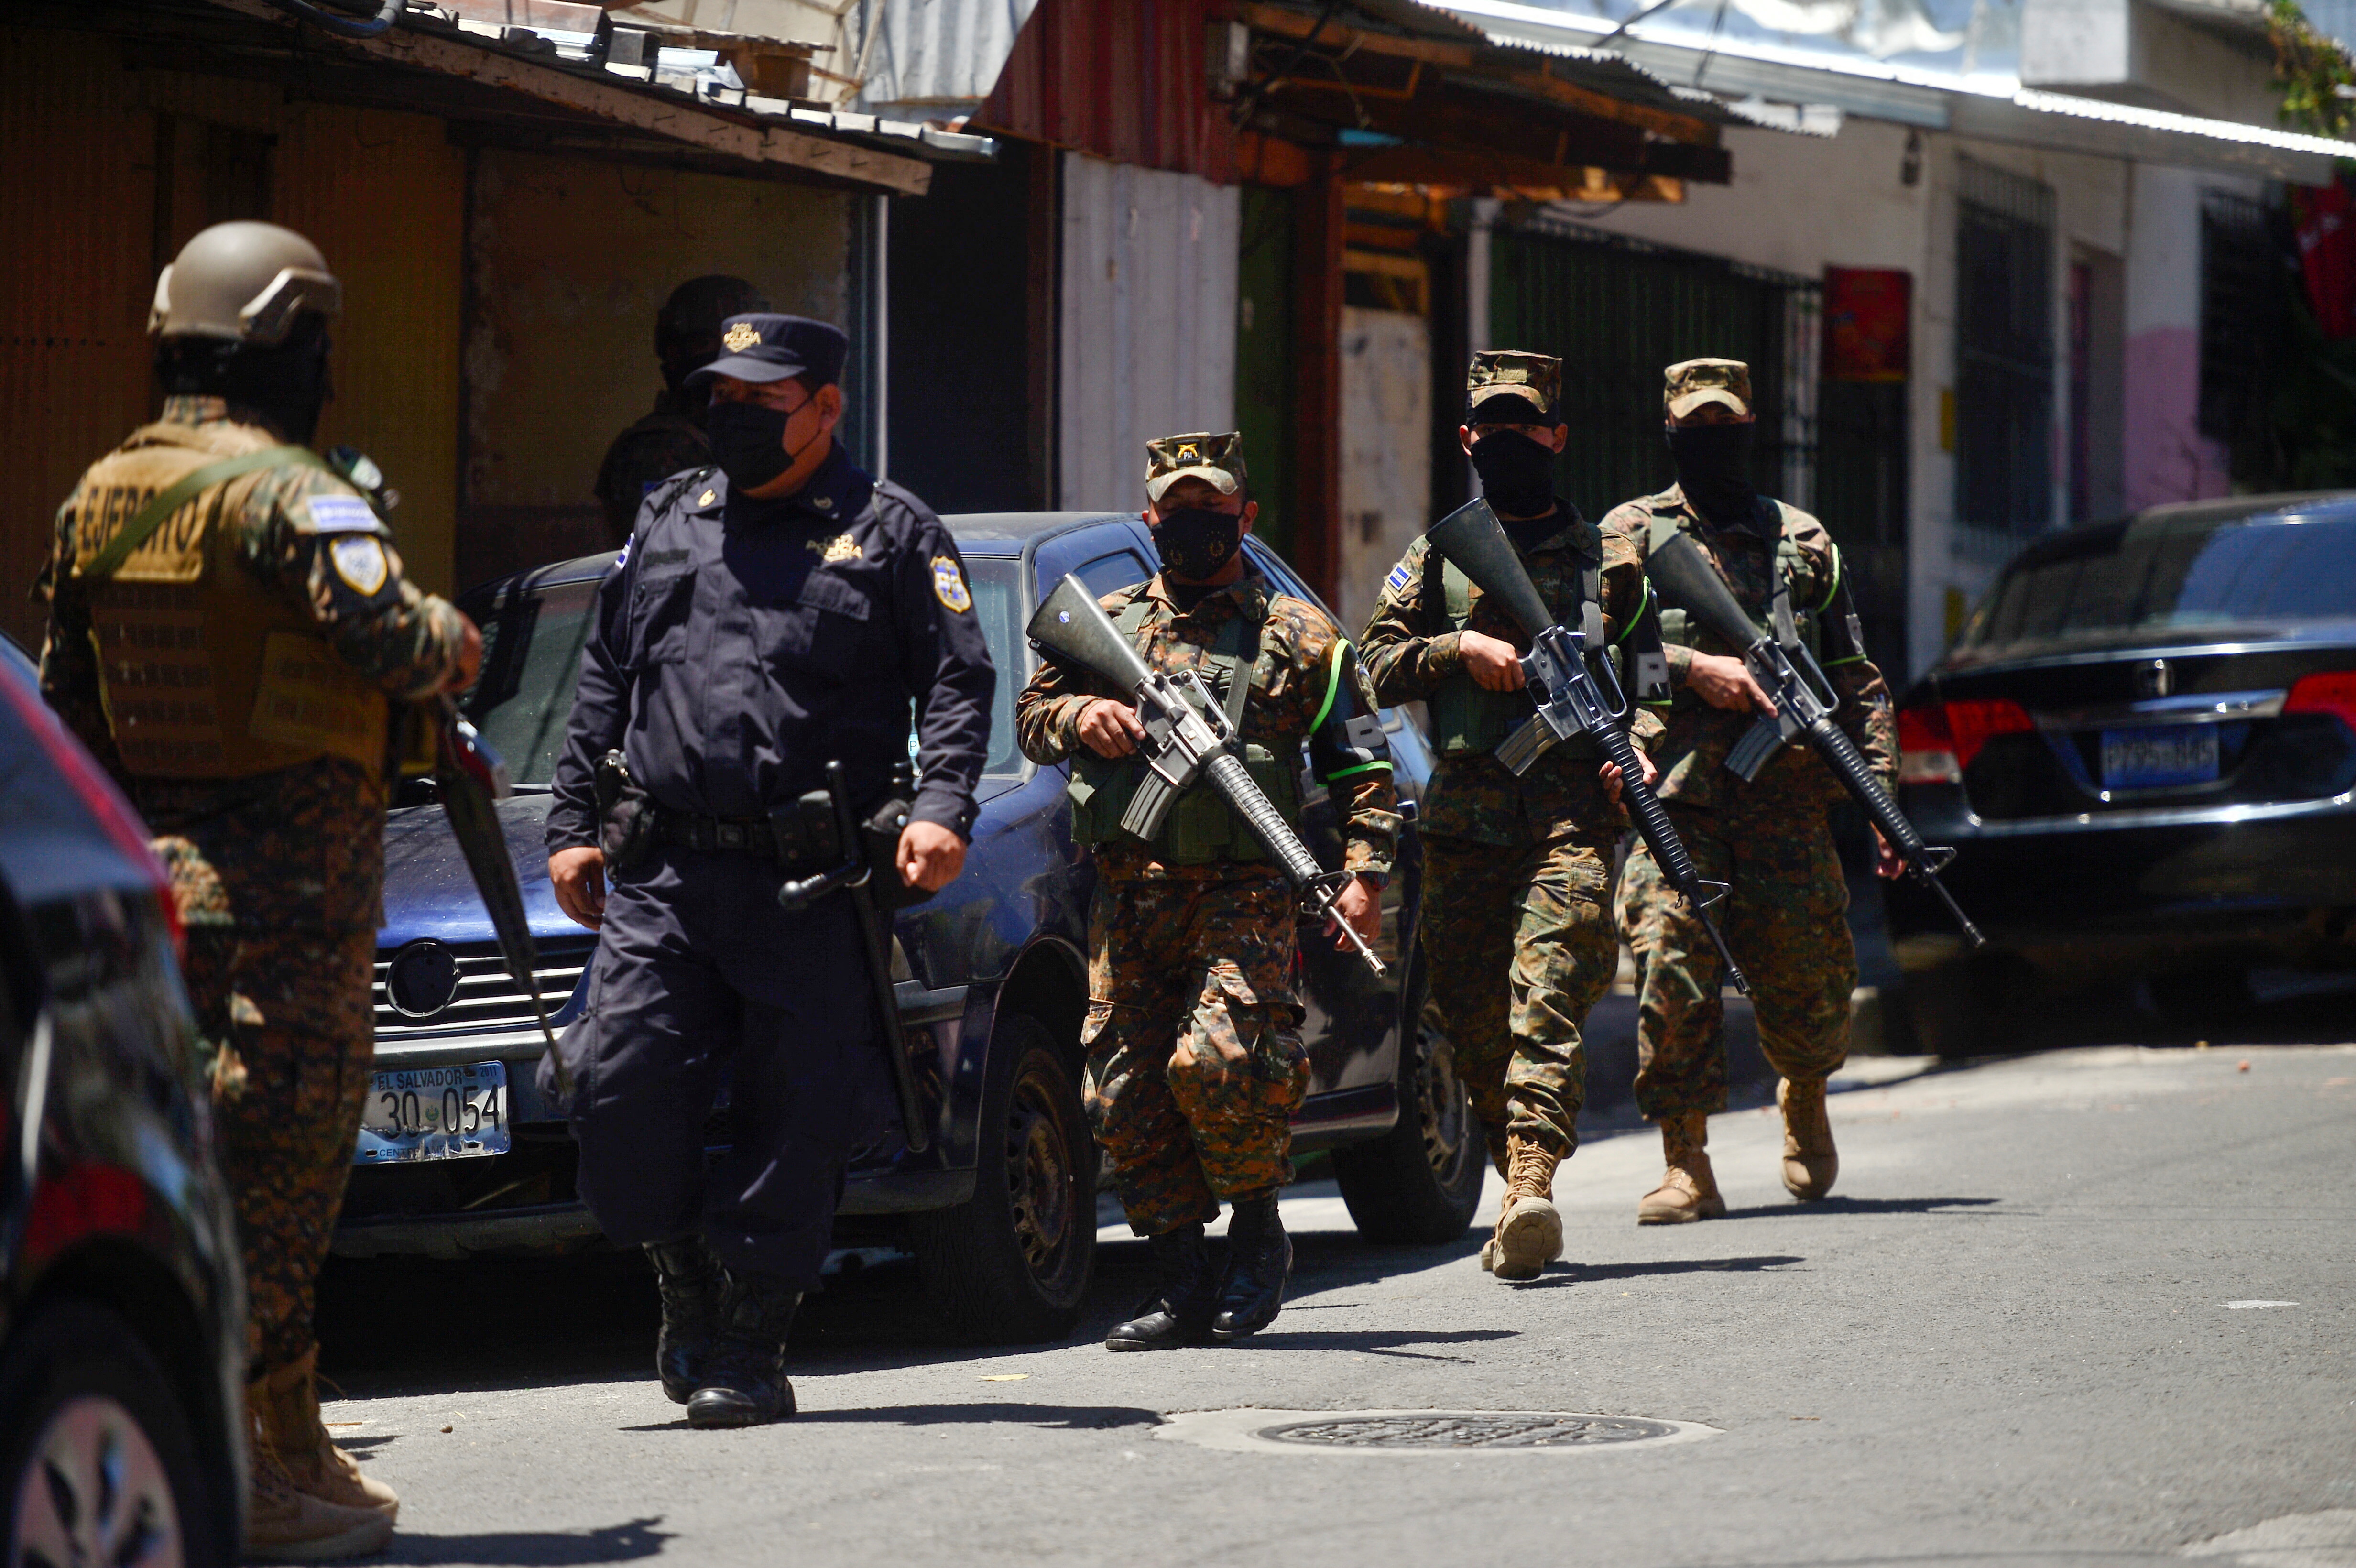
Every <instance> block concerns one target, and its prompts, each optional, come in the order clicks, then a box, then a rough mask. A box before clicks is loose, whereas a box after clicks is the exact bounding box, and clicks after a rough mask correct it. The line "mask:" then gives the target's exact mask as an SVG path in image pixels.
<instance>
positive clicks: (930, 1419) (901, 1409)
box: [621, 1400, 1162, 1432]
mask: <svg viewBox="0 0 2356 1568" xmlns="http://www.w3.org/2000/svg"><path fill="white" fill-rule="evenodd" d="M790 1424H792V1425H795V1426H809V1425H813V1424H819V1425H843V1424H860V1425H873V1424H890V1425H894V1426H976V1425H993V1424H1008V1425H1014V1426H1030V1427H1035V1428H1037V1429H1038V1430H1040V1431H1042V1432H1105V1431H1109V1430H1111V1429H1112V1428H1114V1427H1119V1426H1159V1425H1160V1424H1162V1416H1161V1413H1159V1412H1157V1411H1151V1410H1137V1409H1133V1408H1131V1407H1130V1406H1128V1405H1120V1404H1023V1403H1017V1402H1014V1401H1011V1400H1001V1401H999V1402H997V1403H991V1404H887V1405H881V1406H878V1407H876V1408H873V1409H868V1410H806V1411H803V1412H802V1413H800V1414H798V1415H797V1416H795V1417H794V1418H793V1420H792V1422H791V1423H790ZM621 1430H622V1431H624V1432H686V1431H690V1430H691V1428H690V1427H689V1425H688V1424H687V1418H686V1417H685V1416H681V1417H680V1419H679V1420H677V1421H664V1422H656V1423H651V1424H648V1425H645V1426H625V1427H623V1428H621Z"/></svg>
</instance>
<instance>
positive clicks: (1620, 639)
mask: <svg viewBox="0 0 2356 1568" xmlns="http://www.w3.org/2000/svg"><path fill="white" fill-rule="evenodd" d="M1636 586H1637V589H1638V591H1639V592H1642V593H1643V594H1644V597H1643V598H1641V599H1639V600H1637V601H1636V613H1634V614H1633V615H1631V616H1629V617H1628V624H1626V625H1624V626H1622V627H1621V628H1620V635H1618V636H1616V637H1614V638H1612V645H1613V646H1614V647H1617V646H1619V645H1621V644H1622V643H1624V642H1626V641H1627V640H1628V639H1629V638H1630V637H1631V636H1633V635H1635V631H1636V625H1637V623H1639V622H1640V621H1642V620H1644V607H1645V606H1646V605H1648V604H1650V603H1652V602H1653V580H1652V579H1651V578H1649V577H1646V576H1645V575H1644V573H1642V572H1639V573H1637V574H1636Z"/></svg>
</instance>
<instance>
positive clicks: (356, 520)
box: [307, 496, 378, 534]
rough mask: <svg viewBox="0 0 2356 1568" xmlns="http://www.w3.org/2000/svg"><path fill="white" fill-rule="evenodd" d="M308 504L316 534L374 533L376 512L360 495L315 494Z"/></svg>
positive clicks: (312, 528)
mask: <svg viewBox="0 0 2356 1568" xmlns="http://www.w3.org/2000/svg"><path fill="white" fill-rule="evenodd" d="M307 505H308V506H309V507H310V512H311V531H312V532H313V533H315V534H372V533H374V532H376V531H377V527H378V524H377V520H376V514H375V513H374V512H372V511H370V510H369V504H368V503H367V502H366V501H363V500H361V499H360V498H359V496H312V497H311V498H310V500H309V501H308V503H307Z"/></svg>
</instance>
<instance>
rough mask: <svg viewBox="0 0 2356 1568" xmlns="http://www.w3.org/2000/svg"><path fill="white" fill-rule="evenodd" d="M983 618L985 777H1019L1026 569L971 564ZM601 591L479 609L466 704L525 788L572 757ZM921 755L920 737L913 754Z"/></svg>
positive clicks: (573, 587)
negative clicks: (992, 680) (989, 687)
mask: <svg viewBox="0 0 2356 1568" xmlns="http://www.w3.org/2000/svg"><path fill="white" fill-rule="evenodd" d="M966 576H967V578H968V579H969V581H971V583H972V585H973V611H974V613H975V614H976V615H978V616H980V619H981V628H982V636H983V639H984V640H985V641H986V642H987V643H988V644H989V645H990V656H991V661H992V662H993V663H995V664H996V665H997V667H998V691H997V695H996V697H995V698H994V699H993V700H992V701H991V714H990V757H989V760H988V762H987V763H985V764H984V766H983V769H982V771H983V773H985V774H991V775H999V776H1006V775H1012V774H1019V773H1021V772H1022V769H1023V754H1022V752H1019V751H1018V750H1016V748H1015V744H1014V699H1015V696H1016V694H1017V693H1019V692H1020V691H1021V690H1022V689H1023V682H1024V681H1025V680H1026V679H1028V678H1029V677H1030V673H1031V649H1030V645H1029V644H1028V643H1027V642H1025V641H1024V640H1023V595H1022V592H1021V563H1019V562H1017V561H1014V560H1007V559H1005V558H1003V557H993V556H976V557H971V558H969V559H968V560H967V561H966ZM596 604H597V584H596V582H594V581H587V582H553V583H548V584H545V585H542V586H540V587H535V588H532V589H530V590H529V591H527V592H512V591H508V592H502V593H500V594H499V595H498V597H496V598H491V599H486V600H482V601H476V602H470V603H468V604H467V606H466V609H467V612H468V613H470V614H472V615H474V616H475V618H476V619H477V621H478V622H479V623H480V624H481V625H482V628H483V678H482V680H481V681H480V682H479V683H478V684H477V686H476V688H475V689H474V691H473V692H472V693H470V694H469V695H468V697H467V699H466V717H467V718H468V719H470V720H473V721H474V723H475V727H476V728H477V730H479V731H482V734H483V738H484V739H485V740H487V741H489V742H490V743H491V744H492V746H494V747H495V748H497V749H498V753H499V755H500V756H501V757H502V758H503V759H505V761H506V763H507V764H508V773H509V776H510V777H512V778H513V779H514V781H515V783H516V784H517V785H518V786H519V787H522V788H546V787H547V786H548V784H550V783H551V782H552V781H553V780H554V779H555V777H556V760H557V758H558V757H559V756H560V755H562V752H563V751H564V726H565V723H566V721H567V720H569V719H570V718H571V717H572V714H573V684H574V682H575V681H576V680H577V679H578V678H579V677H580V673H581V650H582V648H583V647H584V645H586V643H587V642H588V639H589V630H590V627H591V626H592V625H593V624H594V617H595V614H596ZM914 752H915V746H914V740H913V737H912V738H911V743H910V754H911V755H913V754H914Z"/></svg>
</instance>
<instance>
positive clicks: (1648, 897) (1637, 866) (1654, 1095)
mask: <svg viewBox="0 0 2356 1568" xmlns="http://www.w3.org/2000/svg"><path fill="white" fill-rule="evenodd" d="M1664 804H1665V805H1667V806H1668V811H1669V816H1670V819H1671V820H1672V821H1674V822H1675V823H1676V828H1677V833H1678V836H1679V837H1682V838H1684V840H1685V843H1686V848H1687V852H1688V853H1690V854H1691V855H1692V856H1693V860H1694V865H1695V867H1696V868H1697V869H1698V870H1699V871H1700V872H1701V874H1702V876H1703V877H1704V878H1706V879H1707V880H1710V881H1714V882H1726V883H1728V884H1730V886H1731V888H1732V890H1733V891H1731V892H1730V893H1729V894H1728V895H1727V898H1726V901H1724V902H1723V903H1721V904H1720V905H1719V907H1718V909H1717V911H1716V915H1717V918H1718V920H1719V930H1720V931H1722V932H1723V933H1725V935H1726V945H1727V946H1728V947H1729V948H1730V949H1731V950H1732V951H1733V954H1734V961H1735V962H1736V963H1738V964H1740V965H1742V970H1743V973H1744V974H1746V975H1748V976H1750V978H1751V1007H1752V1008H1753V1009H1754V1011H1755V1012H1756V1014H1757V1017H1758V1020H1759V1048H1760V1050H1761V1051H1762V1053H1763V1054H1764V1055H1765V1056H1766V1058H1767V1064H1768V1065H1769V1066H1770V1067H1772V1068H1773V1069H1774V1070H1775V1071H1776V1072H1778V1073H1780V1074H1782V1075H1783V1077H1785V1078H1823V1077H1826V1076H1828V1075H1829V1074H1830V1073H1831V1072H1833V1070H1834V1069H1836V1068H1837V1067H1838V1066H1840V1064H1841V1063H1842V1062H1844V1061H1847V1060H1848V1008H1849V994H1850V993H1851V992H1852V991H1854V990H1856V988H1857V948H1856V944H1854V943H1853V942H1852V941H1851V939H1850V937H1849V930H1848V920H1847V912H1848V886H1847V883H1846V882H1844V881H1843V880H1841V864H1840V854H1839V851H1838V850H1837V849H1836V848H1834V847H1833V835H1832V827H1831V825H1830V823H1829V821H1828V820H1827V819H1826V814H1825V812H1824V810H1823V808H1822V807H1821V806H1817V807H1815V808H1814V809H1808V810H1801V811H1794V810H1792V809H1791V808H1790V807H1789V806H1788V805H1785V804H1783V803H1772V809H1771V808H1770V804H1769V803H1760V804H1758V805H1753V806H1752V807H1751V809H1745V807H1744V805H1743V804H1742V803H1740V802H1737V803H1736V804H1734V805H1730V806H1724V807H1718V808H1714V809H1707V810H1705V809H1699V808H1696V807H1691V806H1681V805H1677V804H1676V802H1674V801H1669V802H1665V803H1664ZM1620 929H1621V931H1622V933H1623V934H1624V935H1625V936H1626V938H1627V941H1628V945H1629V946H1630V947H1631V948H1633V950H1634V952H1635V955H1636V987H1637V997H1638V1001H1637V1023H1636V1107H1637V1109H1638V1110H1640V1111H1642V1112H1643V1113H1644V1115H1646V1116H1647V1117H1649V1118H1651V1119H1652V1120H1654V1121H1658V1120H1660V1119H1661V1118H1662V1117H1664V1116H1675V1115H1684V1114H1686V1113H1687V1112H1692V1111H1704V1112H1717V1111H1723V1110H1724V1109H1726V1042H1725V1039H1724V1037H1723V1035H1722V1034H1721V1033H1720V1030H1719V1025H1720V1024H1721V1023H1722V1022H1723V1020H1724V1019H1725V1014H1726V1008H1725V1005H1724V1003H1723V1001H1722V1000H1721V999H1720V997H1719V988H1720V986H1721V984H1722V981H1721V979H1720V976H1719V962H1718V953H1717V950H1716V949H1715V948H1713V947H1711V946H1710V943H1709V933H1708V932H1706V931H1704V930H1703V929H1702V924H1701V922H1700V920H1698V919H1697V917H1696V916H1695V914H1694V912H1693V911H1692V910H1691V909H1690V908H1688V907H1687V904H1686V901H1685V900H1684V899H1682V898H1680V897H1679V896H1678V895H1677V892H1676V890H1675V889H1673V888H1671V887H1670V886H1669V885H1668V883H1667V882H1665V880H1662V877H1661V869H1660V867H1659V865H1658V864H1656V863H1655V861H1654V859H1653V855H1652V851H1650V850H1649V849H1647V848H1644V841H1643V840H1642V839H1641V838H1640V839H1638V840H1637V841H1636V845H1635V847H1634V848H1633V849H1632V850H1631V851H1630V852H1629V856H1628V863H1627V865H1626V867H1625V868H1624V869H1622V873H1621V877H1620Z"/></svg>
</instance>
